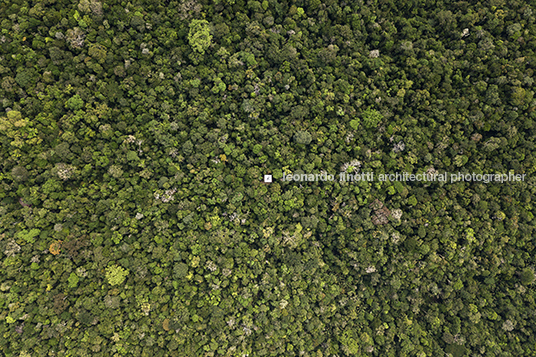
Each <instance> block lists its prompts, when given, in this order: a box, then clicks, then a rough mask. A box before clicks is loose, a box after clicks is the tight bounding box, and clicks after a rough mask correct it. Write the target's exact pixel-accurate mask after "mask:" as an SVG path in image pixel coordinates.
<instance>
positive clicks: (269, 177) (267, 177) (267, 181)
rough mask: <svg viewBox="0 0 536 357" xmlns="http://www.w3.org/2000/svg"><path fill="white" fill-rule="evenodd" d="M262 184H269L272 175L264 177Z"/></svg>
mask: <svg viewBox="0 0 536 357" xmlns="http://www.w3.org/2000/svg"><path fill="white" fill-rule="evenodd" d="M264 182H265V183H271V182H272V175H264Z"/></svg>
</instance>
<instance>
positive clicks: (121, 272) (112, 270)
mask: <svg viewBox="0 0 536 357" xmlns="http://www.w3.org/2000/svg"><path fill="white" fill-rule="evenodd" d="M128 274H129V271H128V270H126V269H125V268H123V267H122V266H119V265H117V264H114V265H111V266H109V267H108V268H106V280H108V283H109V284H110V285H119V284H121V283H123V281H125V278H126V276H127V275H128Z"/></svg>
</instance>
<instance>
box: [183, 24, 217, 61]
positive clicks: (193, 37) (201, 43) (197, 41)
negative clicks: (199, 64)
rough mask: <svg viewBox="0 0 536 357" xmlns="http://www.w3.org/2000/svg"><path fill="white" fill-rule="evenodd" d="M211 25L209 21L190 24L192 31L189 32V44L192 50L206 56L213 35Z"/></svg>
mask: <svg viewBox="0 0 536 357" xmlns="http://www.w3.org/2000/svg"><path fill="white" fill-rule="evenodd" d="M208 25H209V23H208V21H207V20H192V22H190V31H189V32H188V42H189V43H190V46H192V48H193V49H194V50H195V51H197V52H199V53H200V54H204V53H205V51H206V50H207V49H208V48H209V47H210V44H211V42H212V35H211V34H210V28H209V26H208Z"/></svg>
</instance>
